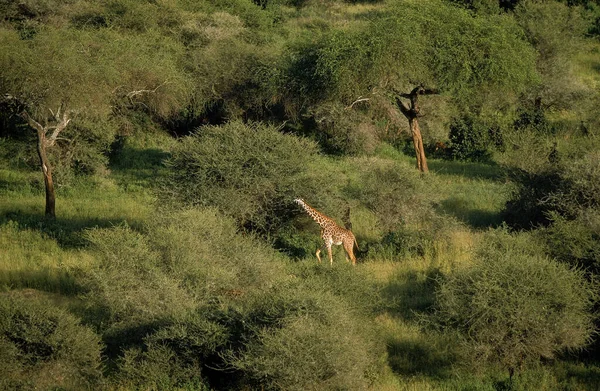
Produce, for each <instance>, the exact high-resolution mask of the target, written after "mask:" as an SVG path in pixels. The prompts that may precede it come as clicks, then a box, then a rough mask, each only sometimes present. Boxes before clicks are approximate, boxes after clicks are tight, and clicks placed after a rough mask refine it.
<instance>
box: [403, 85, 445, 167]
mask: <svg viewBox="0 0 600 391" xmlns="http://www.w3.org/2000/svg"><path fill="white" fill-rule="evenodd" d="M437 93H438V92H437V91H436V90H432V89H427V88H425V87H423V86H417V87H415V88H414V89H413V90H412V91H411V92H410V93H408V94H406V93H397V96H396V105H397V106H398V109H400V112H401V113H402V114H404V116H405V117H406V119H408V126H409V128H410V134H411V136H412V139H413V144H414V147H415V154H416V155H417V168H418V169H419V171H421V172H428V171H429V168H428V167H427V158H426V157H425V148H424V146H423V136H422V135H421V129H420V127H419V117H422V116H423V115H422V114H421V108H420V107H419V96H420V95H431V94H437ZM400 98H405V99H408V100H409V101H410V103H409V105H406V104H405V103H404V102H402V100H401V99H400Z"/></svg>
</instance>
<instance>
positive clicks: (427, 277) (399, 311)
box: [382, 269, 439, 321]
mask: <svg viewBox="0 0 600 391" xmlns="http://www.w3.org/2000/svg"><path fill="white" fill-rule="evenodd" d="M437 273H439V271H437V270H433V269H432V270H431V271H429V272H427V273H419V272H416V271H409V272H408V273H406V274H404V275H402V276H397V277H396V278H395V279H394V280H392V281H390V282H389V283H388V284H387V285H386V286H385V287H384V288H383V289H382V299H383V301H384V309H385V310H386V311H387V312H389V313H390V314H392V315H393V316H396V317H399V318H401V319H402V320H406V321H412V320H415V318H416V317H417V313H420V312H425V311H427V310H428V309H429V308H430V307H431V306H432V304H433V302H434V289H435V288H434V286H435V275H436V274H437Z"/></svg>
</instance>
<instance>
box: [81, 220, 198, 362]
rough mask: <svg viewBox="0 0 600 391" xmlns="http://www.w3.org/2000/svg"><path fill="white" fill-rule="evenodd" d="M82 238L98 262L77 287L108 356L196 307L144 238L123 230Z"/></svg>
mask: <svg viewBox="0 0 600 391" xmlns="http://www.w3.org/2000/svg"><path fill="white" fill-rule="evenodd" d="M86 238H87V239H88V240H89V242H91V244H92V251H93V252H94V253H95V254H96V256H97V258H98V260H99V262H98V263H97V264H96V265H94V267H92V268H90V269H89V270H86V271H85V272H84V273H83V276H82V278H81V281H82V284H83V286H84V287H85V289H86V291H87V292H86V294H85V298H86V302H87V306H88V310H89V314H88V316H89V317H90V320H89V321H90V322H91V323H93V324H95V325H96V326H97V327H98V329H99V330H100V331H101V332H102V334H103V338H104V341H105V343H106V345H107V353H108V355H109V356H112V355H115V354H118V353H119V352H120V350H122V349H124V348H125V347H128V346H131V345H135V344H136V343H139V342H141V340H142V339H143V337H144V336H145V335H146V334H147V333H148V332H149V331H151V330H153V329H155V328H156V327H158V325H160V324H162V323H164V322H167V321H169V320H170V319H172V318H175V317H177V316H180V315H181V314H185V313H186V312H187V311H189V310H190V309H192V308H194V307H195V304H196V303H195V301H194V300H193V298H192V297H191V296H190V295H189V294H188V293H187V292H186V291H185V290H184V289H183V288H182V287H181V286H180V281H178V280H177V279H175V278H173V277H172V276H170V275H168V273H166V272H165V270H164V269H165V268H164V266H163V263H162V259H161V257H160V253H159V252H157V251H156V250H155V249H154V248H153V247H152V244H151V242H150V241H149V239H148V238H147V237H146V236H145V235H143V234H140V233H138V232H135V231H133V230H132V229H131V228H129V227H128V226H126V225H121V226H117V227H114V228H105V229H93V230H90V231H88V232H87V235H86Z"/></svg>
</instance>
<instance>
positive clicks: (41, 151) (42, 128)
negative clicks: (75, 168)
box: [21, 109, 71, 218]
mask: <svg viewBox="0 0 600 391" xmlns="http://www.w3.org/2000/svg"><path fill="white" fill-rule="evenodd" d="M52 114H53V115H54V118H55V120H56V124H55V125H48V124H46V125H42V124H40V123H39V122H37V121H36V120H34V119H33V118H32V117H31V116H30V115H29V114H28V113H27V112H26V111H24V112H23V113H22V114H21V116H22V117H23V118H24V119H25V120H27V122H28V123H29V126H31V127H32V128H34V129H35V130H36V131H37V136H38V144H37V151H38V156H39V158H40V167H41V169H42V174H43V175H44V187H45V189H46V210H45V215H46V217H50V218H55V217H56V195H55V193H54V181H53V179H52V165H51V164H50V160H49V159H48V155H47V149H48V148H50V147H52V146H54V143H55V142H56V139H57V138H58V135H59V134H60V132H62V131H63V130H64V129H65V128H66V127H67V125H68V124H69V122H70V121H71V119H70V118H69V115H68V113H67V112H65V113H63V115H62V117H61V116H60V109H59V110H58V111H57V112H56V114H54V113H52ZM50 131H52V132H51V133H50V134H48V133H49V132H50Z"/></svg>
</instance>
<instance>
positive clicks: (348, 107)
mask: <svg viewBox="0 0 600 391" xmlns="http://www.w3.org/2000/svg"><path fill="white" fill-rule="evenodd" d="M369 100H370V99H369V98H363V97H362V96H359V97H358V99H357V100H355V101H354V102H352V104H351V105H350V106H347V107H345V109H346V110H348V109H351V108H352V107H354V105H355V104H357V103H360V102H368V101H369Z"/></svg>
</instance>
